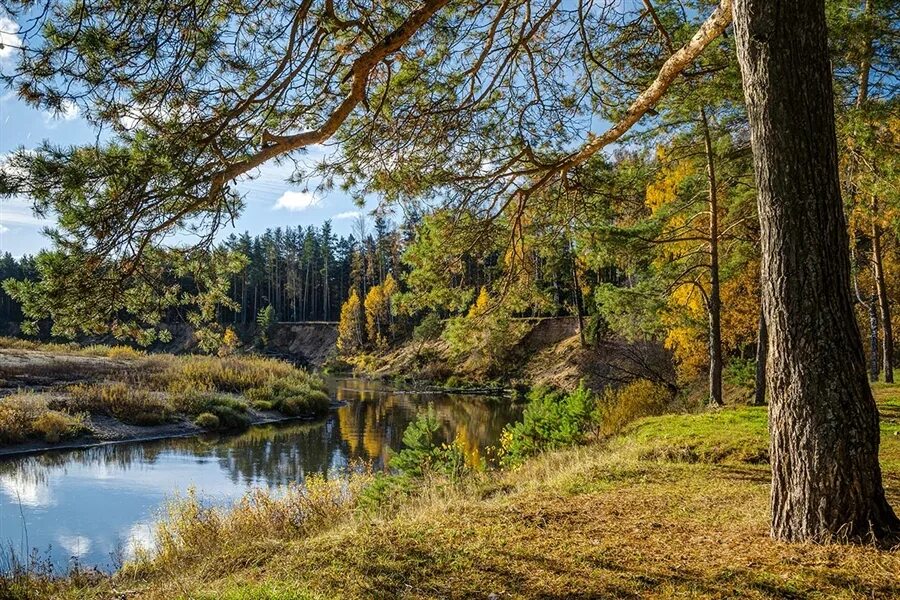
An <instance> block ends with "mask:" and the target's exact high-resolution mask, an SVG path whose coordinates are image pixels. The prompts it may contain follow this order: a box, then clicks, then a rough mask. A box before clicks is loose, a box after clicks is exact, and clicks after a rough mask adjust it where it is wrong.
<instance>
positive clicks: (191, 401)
mask: <svg viewBox="0 0 900 600" xmlns="http://www.w3.org/2000/svg"><path fill="white" fill-rule="evenodd" d="M182 406H184V409H185V412H188V413H190V414H196V415H198V418H199V415H202V414H203V413H209V414H211V415H213V416H214V417H216V418H217V419H218V421H219V423H218V429H245V428H246V427H248V426H249V425H250V417H249V416H247V404H246V403H244V402H243V401H242V400H239V399H237V398H234V397H232V396H226V395H224V394H215V393H212V394H211V393H197V394H194V395H193V396H192V397H190V398H185V399H183V404H182ZM195 422H196V421H195ZM198 425H199V423H198Z"/></svg>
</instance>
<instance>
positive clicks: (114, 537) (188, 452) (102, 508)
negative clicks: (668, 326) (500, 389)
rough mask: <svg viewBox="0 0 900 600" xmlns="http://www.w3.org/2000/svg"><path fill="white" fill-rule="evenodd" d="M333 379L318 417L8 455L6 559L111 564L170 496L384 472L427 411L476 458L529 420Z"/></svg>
mask: <svg viewBox="0 0 900 600" xmlns="http://www.w3.org/2000/svg"><path fill="white" fill-rule="evenodd" d="M329 386H330V388H331V392H332V395H333V397H334V398H336V399H337V400H339V401H342V402H345V403H346V404H345V405H344V406H342V407H340V408H337V409H335V410H333V411H331V412H330V413H329V414H328V416H327V417H325V418H324V419H322V420H319V421H315V422H291V423H286V424H280V425H266V426H258V427H252V428H251V429H249V430H248V431H246V432H244V433H242V434H239V435H236V436H203V437H193V438H180V439H170V440H161V441H153V442H141V443H130V444H118V445H110V446H98V447H94V448H88V449H83V450H72V451H57V452H47V453H44V454H39V455H32V456H23V457H12V458H6V459H0V543H2V544H3V550H4V552H0V555H2V556H3V557H5V559H6V560H7V561H8V560H9V558H10V557H11V556H12V555H16V556H18V557H19V558H20V559H21V557H23V556H25V555H27V554H29V553H35V555H36V556H37V557H38V558H40V559H42V560H49V561H50V562H52V564H53V565H54V566H55V567H56V568H57V569H59V568H62V569H65V568H66V567H68V566H71V565H72V564H73V563H74V562H77V563H78V564H80V565H83V566H92V567H97V568H99V569H102V570H112V569H114V568H115V567H116V566H117V565H118V564H120V563H121V561H122V560H123V559H127V558H128V557H129V556H131V555H132V554H133V552H134V550H135V548H137V547H139V546H146V545H147V544H148V543H149V541H150V539H151V536H152V524H153V523H154V521H156V520H157V519H158V518H159V517H160V516H161V510H162V509H163V508H164V506H165V503H166V501H167V499H170V498H172V497H173V496H175V495H176V494H183V493H184V492H185V491H186V490H187V489H188V488H190V487H193V488H194V489H195V490H196V493H197V495H198V496H199V497H200V498H202V499H204V500H206V501H208V502H211V503H217V504H223V505H227V504H228V503H230V502H233V501H234V500H235V499H237V498H239V497H240V496H242V495H243V494H244V493H245V492H246V491H247V490H248V489H249V488H251V487H255V486H260V487H275V486H278V485H281V484H285V483H288V482H297V481H303V479H304V477H305V476H306V475H308V474H313V473H317V474H325V475H326V476H338V475H339V474H340V473H341V472H343V471H345V470H346V467H348V465H350V464H351V463H355V462H356V461H365V462H371V463H372V464H373V465H374V467H376V468H383V467H384V465H385V464H386V461H387V457H388V451H389V449H394V450H396V449H398V448H399V447H400V441H401V438H402V436H403V431H404V430H405V429H406V426H407V425H408V424H409V423H410V422H411V421H412V420H414V419H415V418H416V416H417V415H418V414H420V413H422V412H425V411H427V410H429V408H431V409H433V410H434V412H435V414H436V415H437V417H438V419H439V421H440V422H441V425H442V435H443V436H444V437H445V439H447V440H452V439H454V438H457V436H458V437H459V439H460V440H461V441H462V442H463V443H464V444H465V446H466V448H467V452H469V453H471V454H472V455H475V454H477V453H479V452H481V451H483V449H484V448H486V447H487V446H491V445H495V444H496V443H497V441H498V440H499V437H500V432H501V431H502V429H503V427H504V426H505V425H506V424H507V423H509V422H510V421H513V420H515V419H516V418H518V415H519V409H518V408H517V407H515V406H511V405H510V404H509V403H508V402H507V401H504V400H498V399H491V398H485V397H481V396H471V395H467V396H462V395H457V394H444V393H441V394H420V393H406V392H399V391H397V390H396V389H394V388H392V387H391V386H390V385H388V384H384V383H380V382H373V381H369V380H364V379H334V380H331V381H330V382H329Z"/></svg>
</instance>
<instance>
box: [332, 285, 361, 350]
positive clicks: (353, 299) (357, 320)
mask: <svg viewBox="0 0 900 600" xmlns="http://www.w3.org/2000/svg"><path fill="white" fill-rule="evenodd" d="M361 313H362V307H361V306H360V302H359V295H358V294H357V293H356V290H352V291H351V292H350V297H349V298H347V301H346V302H344V304H343V306H341V320H340V322H339V323H338V341H337V347H338V350H339V351H340V352H342V353H345V354H348V353H350V352H354V351H356V350H359V349H360V348H362V345H363V321H362V314H361Z"/></svg>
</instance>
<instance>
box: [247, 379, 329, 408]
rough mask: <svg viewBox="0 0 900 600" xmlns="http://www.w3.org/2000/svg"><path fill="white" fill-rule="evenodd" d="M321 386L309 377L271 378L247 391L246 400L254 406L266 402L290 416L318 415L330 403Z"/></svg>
mask: <svg viewBox="0 0 900 600" xmlns="http://www.w3.org/2000/svg"><path fill="white" fill-rule="evenodd" d="M321 386H322V383H321V380H319V379H318V378H312V377H309V376H306V377H298V376H293V377H284V378H273V379H271V380H270V381H268V382H267V383H266V384H265V385H261V386H258V387H255V388H251V389H249V390H247V399H248V400H250V402H251V403H254V404H256V403H259V402H267V403H269V404H270V405H271V406H272V407H274V408H276V409H278V410H279V411H280V412H283V413H284V414H286V415H290V416H301V415H309V414H319V413H323V412H325V411H326V410H328V405H329V404H330V402H331V401H330V399H329V397H328V394H327V393H326V392H325V391H324V390H323V389H321Z"/></svg>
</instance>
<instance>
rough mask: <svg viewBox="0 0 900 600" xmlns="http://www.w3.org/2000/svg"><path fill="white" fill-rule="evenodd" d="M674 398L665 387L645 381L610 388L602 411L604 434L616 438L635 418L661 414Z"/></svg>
mask: <svg viewBox="0 0 900 600" xmlns="http://www.w3.org/2000/svg"><path fill="white" fill-rule="evenodd" d="M671 398H672V394H671V392H669V391H668V390H667V389H666V388H665V387H663V386H661V385H658V384H655V383H653V382H650V381H647V380H645V379H638V380H635V381H632V382H631V383H628V384H626V385H624V386H622V387H620V388H617V389H612V388H610V389H608V390H606V392H605V393H604V394H603V398H602V399H601V402H600V406H599V409H598V413H599V420H600V423H601V427H600V432H601V433H602V434H603V435H613V434H616V433H618V432H619V431H621V430H622V428H623V427H624V426H625V425H626V424H628V423H630V422H631V421H634V420H635V419H639V418H641V417H649V416H653V415H661V414H662V413H663V412H665V410H666V405H667V404H668V403H669V400H671Z"/></svg>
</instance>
